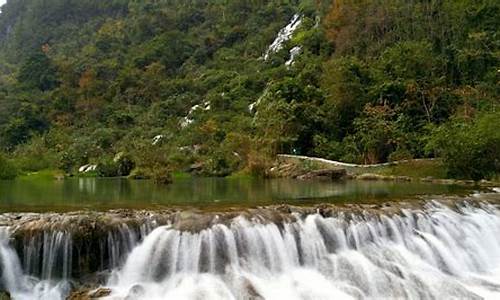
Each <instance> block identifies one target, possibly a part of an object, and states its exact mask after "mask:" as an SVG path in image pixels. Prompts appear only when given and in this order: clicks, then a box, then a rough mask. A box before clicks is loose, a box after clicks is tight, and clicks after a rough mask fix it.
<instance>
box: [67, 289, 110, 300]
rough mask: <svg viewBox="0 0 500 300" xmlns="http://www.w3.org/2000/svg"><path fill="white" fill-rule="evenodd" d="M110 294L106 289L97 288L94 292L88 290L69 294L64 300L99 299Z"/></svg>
mask: <svg viewBox="0 0 500 300" xmlns="http://www.w3.org/2000/svg"><path fill="white" fill-rule="evenodd" d="M110 294H111V290H110V289H108V288H98V289H95V290H90V289H80V290H76V291H73V292H71V294H70V295H69V296H68V297H67V298H66V300H91V299H99V298H102V297H107V296H109V295H110Z"/></svg>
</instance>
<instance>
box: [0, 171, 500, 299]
mask: <svg viewBox="0 0 500 300" xmlns="http://www.w3.org/2000/svg"><path fill="white" fill-rule="evenodd" d="M84 182H87V181H84ZM90 182H92V181H90ZM93 182H94V183H93V185H94V187H92V188H90V191H89V190H88V189H87V187H86V184H83V187H82V186H81V185H80V181H79V180H77V179H74V180H70V181H68V182H51V183H44V184H43V185H41V186H40V187H39V190H38V191H39V194H38V199H40V201H42V202H43V203H41V204H37V203H36V202H35V200H36V199H37V198H36V197H37V196H36V194H35V193H34V192H31V193H30V192H29V191H22V190H19V187H16V185H18V184H19V185H21V186H22V182H16V183H12V182H11V183H10V184H7V183H5V182H2V183H1V184H0V187H1V188H2V189H0V200H1V201H2V205H1V208H2V210H3V211H4V212H3V213H2V214H1V215H0V224H1V225H2V226H0V272H1V278H0V289H3V290H7V291H9V292H10V294H11V296H12V297H13V299H54V300H57V299H65V298H66V297H67V296H68V294H69V293H70V292H71V290H72V289H74V288H75V287H76V288H79V289H82V287H90V289H89V291H90V293H93V292H92V291H91V290H94V289H98V288H100V289H99V290H96V291H97V292H100V293H102V294H101V296H102V297H103V299H110V300H111V299H115V300H118V299H127V300H131V299H202V298H203V299H388V298H391V299H394V298H398V299H450V298H454V299H482V298H486V299H498V298H499V297H500V238H499V237H500V214H499V212H500V211H499V208H498V203H500V193H497V192H496V191H498V190H496V191H495V190H483V191H481V192H477V191H474V190H473V189H465V188H459V187H452V186H444V185H441V186H437V185H425V184H416V183H390V182H345V183H328V182H300V181H287V180H284V181H279V180H278V181H253V180H233V181H231V180H226V181H224V180H221V179H215V180H211V179H199V181H198V179H186V180H185V181H183V182H181V183H177V186H175V185H174V186H171V187H163V188H160V187H154V186H153V185H151V184H150V183H148V182H129V184H130V185H131V187H127V188H126V189H125V191H126V192H123V191H121V190H116V189H115V188H116V186H115V188H111V187H109V190H108V188H106V187H104V186H105V185H108V184H110V185H112V186H113V185H115V184H116V185H120V186H121V185H123V184H125V183H123V182H122V181H118V180H111V181H109V182H106V183H104V182H105V181H101V180H96V179H94V181H93ZM194 183H198V185H194ZM101 184H102V185H103V186H101ZM135 184H138V185H137V186H135ZM91 185H92V184H91ZM5 186H8V187H9V188H8V189H7V191H8V192H5V190H4V189H3V188H4V187H5ZM28 186H29V185H28ZM31 188H32V187H30V189H31ZM73 189H74V190H73ZM253 189H257V190H255V191H254V192H251V191H252V190H253ZM113 190H115V193H113V192H112V191H113ZM15 191H20V192H19V194H16V192H15ZM49 191H51V192H50V193H49ZM68 191H71V192H68ZM85 191H87V193H86V194H84V195H79V193H85ZM202 192H203V193H202ZM72 193H74V194H72ZM158 193H159V194H160V195H159V194H158ZM16 195H17V196H16ZM31 195H32V196H31ZM193 195H198V196H197V197H195V199H192V198H193ZM30 197H31V198H30ZM66 198H67V199H68V201H69V203H65V202H64V199H66ZM51 199H52V200H51ZM85 199H87V200H85ZM139 199H144V200H143V202H142V204H141V201H140V200H139ZM238 199H240V201H241V203H239V202H238ZM4 201H10V202H9V203H4ZM51 201H52V202H51ZM85 201H88V203H86V202H85ZM105 201H110V203H107V202H105ZM78 202H82V203H78ZM103 202H104V203H103ZM284 202H287V203H289V204H288V205H285V204H283V203H284ZM16 203H17V204H19V207H21V208H20V209H19V210H16V209H15V207H17V206H16V205H17V204H16ZM290 203H291V204H293V205H290ZM127 204H130V205H127ZM51 205H52V209H50V207H51ZM122 205H126V206H127V207H128V208H129V209H122V208H121V206H122ZM28 211H29V212H28ZM96 291H94V293H95V292H96ZM86 293H87V291H86V290H85V292H84V294H86ZM73 299H85V298H73Z"/></svg>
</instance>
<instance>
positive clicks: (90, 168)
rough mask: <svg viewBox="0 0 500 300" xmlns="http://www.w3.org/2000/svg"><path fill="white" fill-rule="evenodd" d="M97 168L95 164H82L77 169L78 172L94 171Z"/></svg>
mask: <svg viewBox="0 0 500 300" xmlns="http://www.w3.org/2000/svg"><path fill="white" fill-rule="evenodd" d="M96 169H97V165H83V166H81V167H80V168H79V169H78V172H80V173H88V172H92V171H95V170H96Z"/></svg>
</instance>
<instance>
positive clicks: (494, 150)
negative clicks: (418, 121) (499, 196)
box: [427, 112, 500, 180]
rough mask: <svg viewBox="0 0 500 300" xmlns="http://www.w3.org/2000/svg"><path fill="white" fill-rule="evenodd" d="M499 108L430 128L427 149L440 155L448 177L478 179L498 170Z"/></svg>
mask: <svg viewBox="0 0 500 300" xmlns="http://www.w3.org/2000/svg"><path fill="white" fill-rule="evenodd" d="M499 118H500V112H493V113H486V114H483V115H481V116H479V117H478V118H477V119H476V120H474V121H469V120H461V119H455V120H452V121H450V122H448V123H446V124H444V125H442V126H440V127H437V128H435V129H434V130H433V134H432V136H431V138H430V140H429V142H428V144H427V150H430V151H433V152H434V153H435V154H437V155H438V156H440V157H442V158H443V161H444V163H445V166H446V167H447V169H448V173H449V175H450V176H452V177H457V178H470V179H474V180H479V179H482V178H492V177H494V176H496V175H497V174H499V173H500V122H498V119H499Z"/></svg>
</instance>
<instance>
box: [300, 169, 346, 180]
mask: <svg viewBox="0 0 500 300" xmlns="http://www.w3.org/2000/svg"><path fill="white" fill-rule="evenodd" d="M346 175H347V171H346V169H321V170H315V171H311V172H308V173H306V174H303V175H300V176H297V179H300V180H311V179H327V180H339V179H342V178H344V177H345V176H346Z"/></svg>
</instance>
